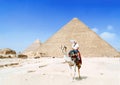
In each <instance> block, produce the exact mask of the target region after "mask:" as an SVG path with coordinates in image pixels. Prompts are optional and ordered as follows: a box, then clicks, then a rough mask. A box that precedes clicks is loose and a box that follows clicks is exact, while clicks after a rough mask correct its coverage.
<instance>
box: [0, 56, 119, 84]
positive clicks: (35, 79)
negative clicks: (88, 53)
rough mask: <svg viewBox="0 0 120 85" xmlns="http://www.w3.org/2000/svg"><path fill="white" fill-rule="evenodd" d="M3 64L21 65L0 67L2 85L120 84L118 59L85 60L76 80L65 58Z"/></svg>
mask: <svg viewBox="0 0 120 85" xmlns="http://www.w3.org/2000/svg"><path fill="white" fill-rule="evenodd" d="M2 61H4V62H5V61H6V62H8V61H9V62H13V61H14V62H15V61H16V62H18V63H19V65H17V66H9V67H3V68H0V85H120V81H119V80H120V59H119V58H83V65H82V67H81V78H80V79H78V77H77V75H76V78H75V80H74V81H73V80H72V78H71V76H70V74H69V68H68V65H67V63H64V60H63V58H40V59H12V60H11V59H6V60H0V64H1V63H2Z"/></svg>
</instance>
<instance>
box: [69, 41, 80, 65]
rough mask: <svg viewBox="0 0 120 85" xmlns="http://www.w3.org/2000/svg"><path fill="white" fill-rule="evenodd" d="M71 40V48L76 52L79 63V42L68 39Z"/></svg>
mask: <svg viewBox="0 0 120 85" xmlns="http://www.w3.org/2000/svg"><path fill="white" fill-rule="evenodd" d="M70 41H71V42H72V50H71V51H73V52H74V53H75V54H77V59H78V60H79V62H80V64H82V59H81V54H80V52H79V50H78V49H79V44H78V43H77V41H75V40H70ZM71 51H70V52H71Z"/></svg>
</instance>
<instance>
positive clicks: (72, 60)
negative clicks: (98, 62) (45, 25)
mask: <svg viewBox="0 0 120 85" xmlns="http://www.w3.org/2000/svg"><path fill="white" fill-rule="evenodd" d="M61 50H62V53H63V54H64V60H65V62H66V63H68V65H69V68H70V72H71V76H72V79H73V80H74V79H75V75H76V68H77V69H78V78H79V79H80V68H81V63H79V61H78V60H77V54H72V55H68V53H67V47H66V46H61Z"/></svg>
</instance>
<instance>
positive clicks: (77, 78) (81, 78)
mask: <svg viewBox="0 0 120 85" xmlns="http://www.w3.org/2000/svg"><path fill="white" fill-rule="evenodd" d="M83 79H87V76H81V77H80V78H79V77H76V78H75V80H77V81H80V80H83Z"/></svg>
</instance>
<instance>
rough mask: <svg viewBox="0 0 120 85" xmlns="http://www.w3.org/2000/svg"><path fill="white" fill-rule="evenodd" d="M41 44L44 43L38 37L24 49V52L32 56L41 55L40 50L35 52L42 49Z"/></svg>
mask: <svg viewBox="0 0 120 85" xmlns="http://www.w3.org/2000/svg"><path fill="white" fill-rule="evenodd" d="M41 45H42V43H41V42H40V40H39V39H37V40H35V41H34V42H33V43H32V44H31V45H30V46H29V47H28V48H27V49H26V50H25V51H23V54H25V55H28V56H30V57H35V56H39V54H38V52H35V50H37V49H40V46H41Z"/></svg>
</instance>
